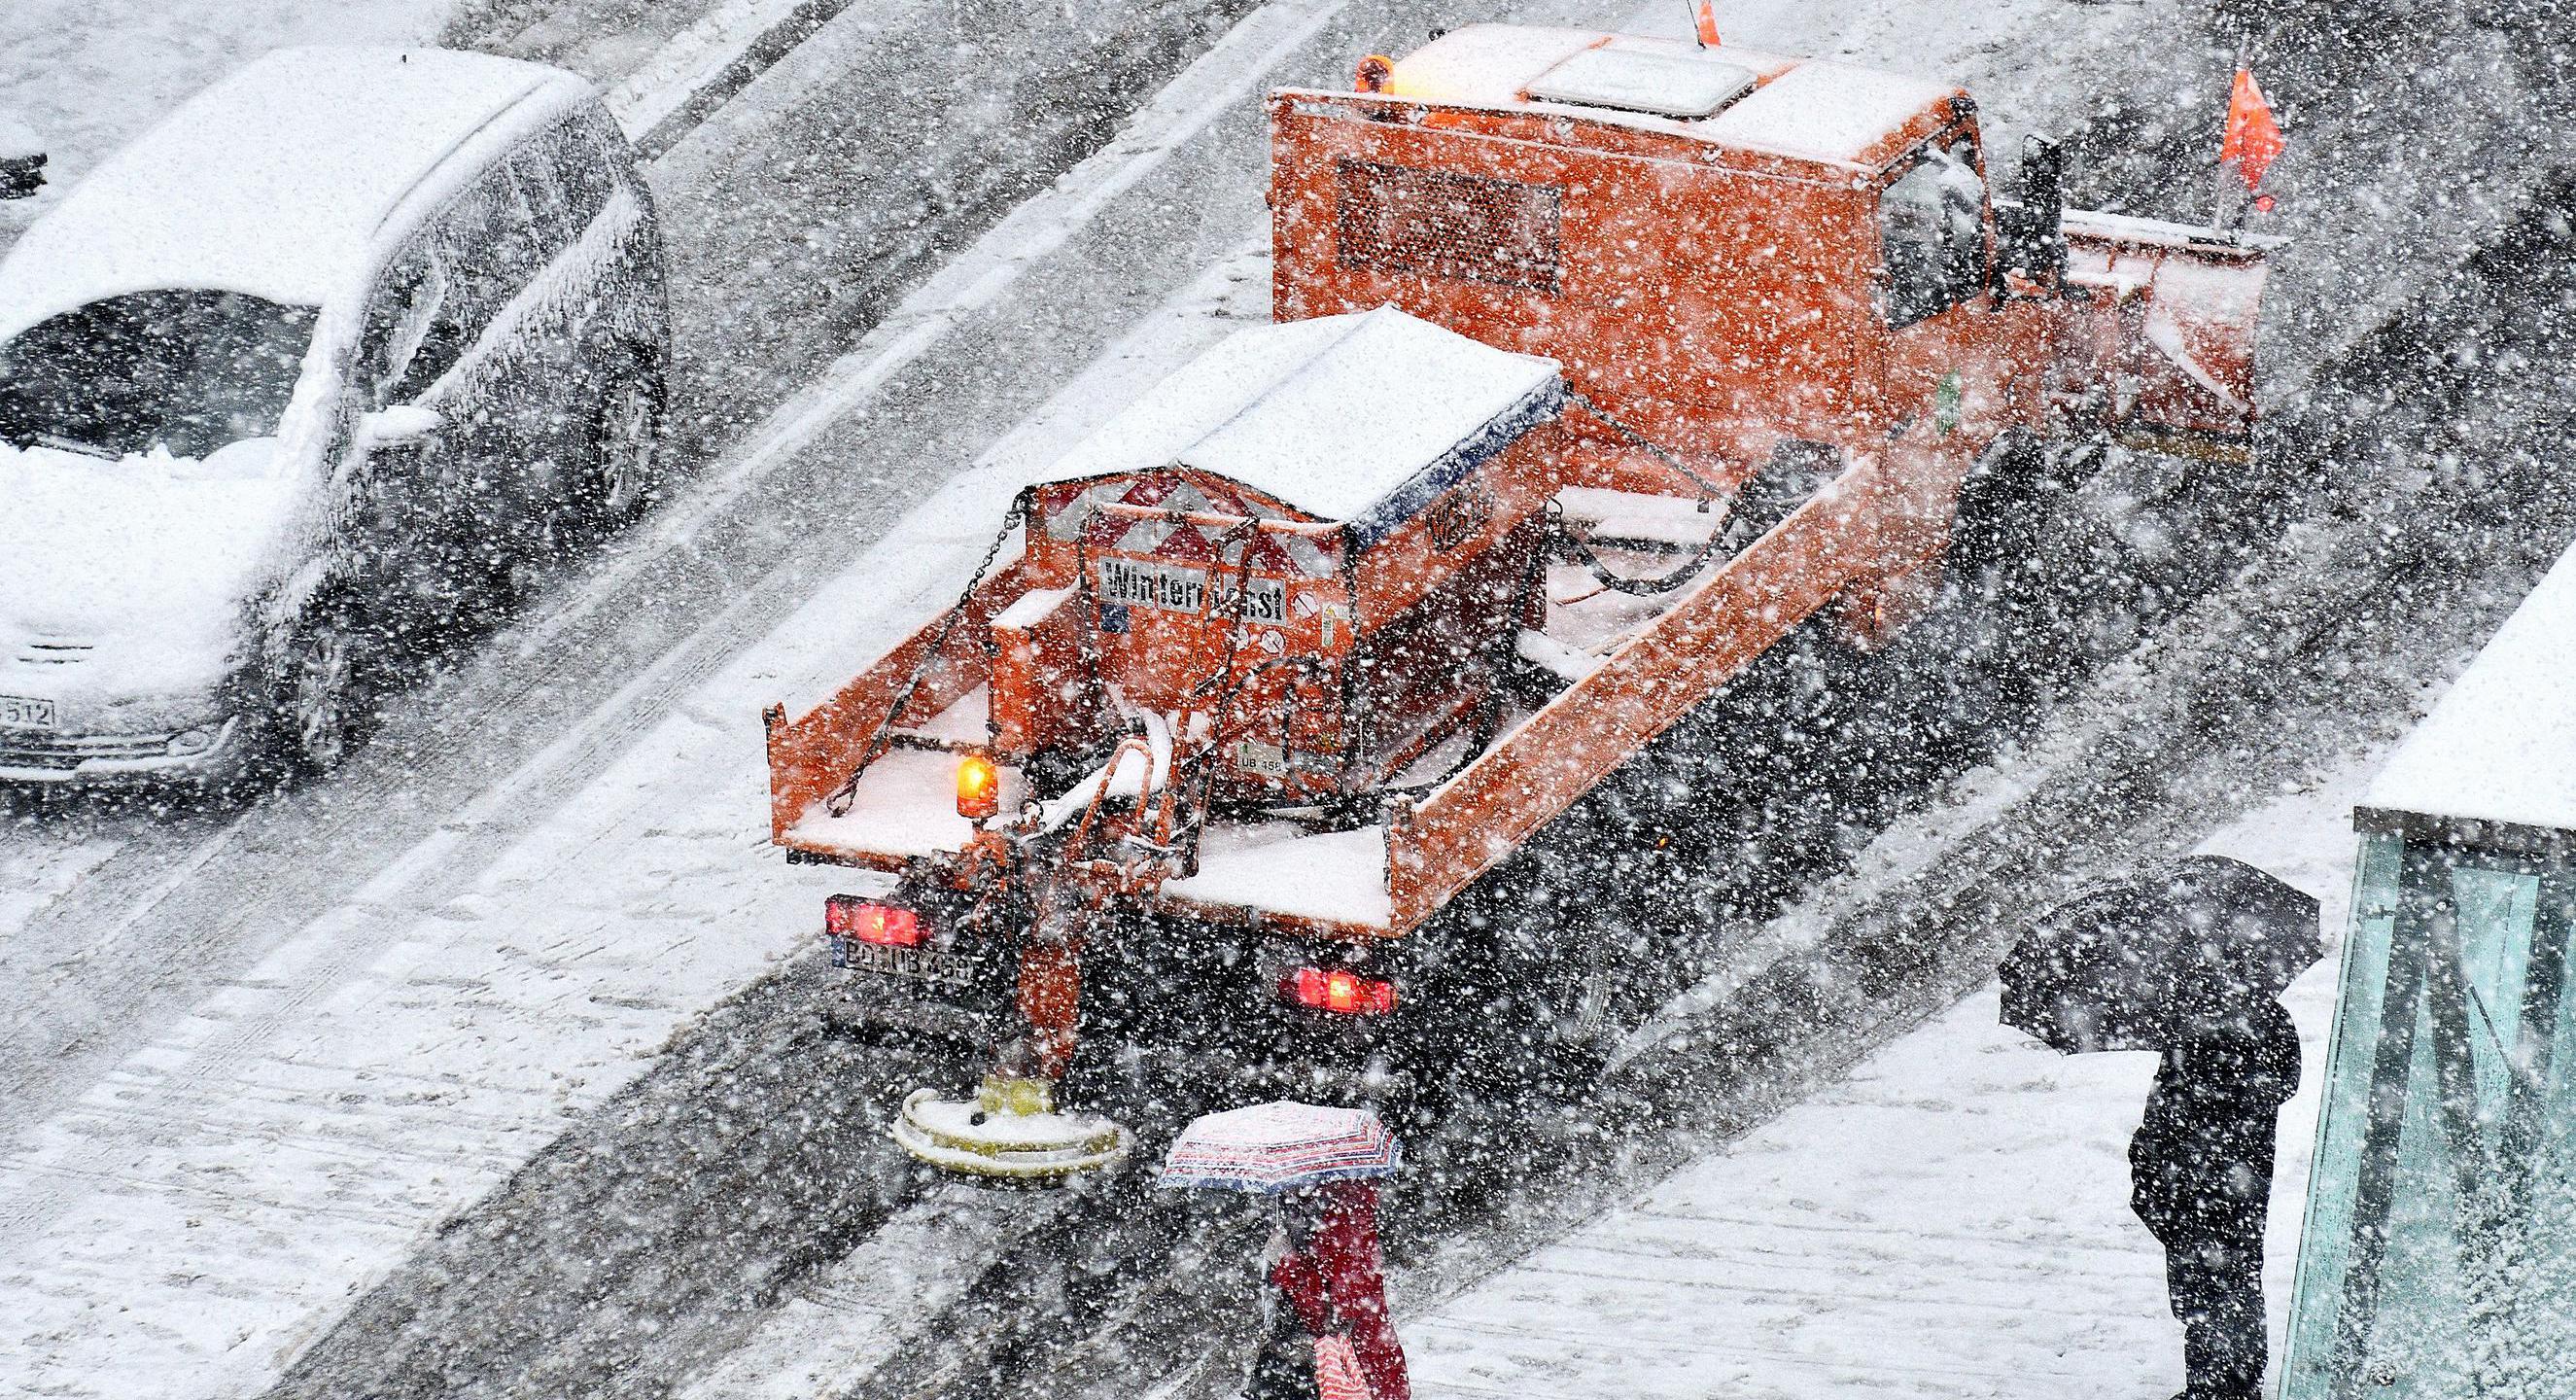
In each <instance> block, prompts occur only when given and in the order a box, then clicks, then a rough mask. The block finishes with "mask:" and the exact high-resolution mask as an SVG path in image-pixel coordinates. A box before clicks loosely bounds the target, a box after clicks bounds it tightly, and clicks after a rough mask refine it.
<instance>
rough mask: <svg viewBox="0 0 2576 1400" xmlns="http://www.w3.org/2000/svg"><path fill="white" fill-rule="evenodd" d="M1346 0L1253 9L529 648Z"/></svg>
mask: <svg viewBox="0 0 2576 1400" xmlns="http://www.w3.org/2000/svg"><path fill="white" fill-rule="evenodd" d="M1347 4H1348V0H1282V2H1281V3H1278V4H1273V5H1268V6H1264V7H1263V8H1262V9H1260V10H1257V11H1255V12H1253V13H1252V14H1250V15H1248V16H1246V17H1245V18H1244V19H1243V20H1242V21H1241V22H1240V23H1238V24H1236V25H1235V27H1234V28H1233V29H1232V30H1229V31H1228V32H1227V34H1226V36H1225V37H1224V38H1223V39H1220V40H1218V41H1217V43H1216V45H1215V46H1214V47H1212V48H1210V49H1209V50H1208V51H1207V52H1206V53H1204V54H1202V55H1200V56H1199V58H1198V60H1197V61H1196V62H1194V63H1192V64H1191V65H1190V66H1189V67H1188V68H1186V69H1184V70H1182V72H1181V75H1180V76H1179V77H1177V78H1175V79H1173V80H1172V82H1171V84H1170V85H1169V86H1167V87H1165V88H1164V89H1163V91H1162V92H1161V93H1160V94H1159V95H1157V96H1156V98H1155V99H1154V101H1153V102H1152V103H1150V104H1148V105H1147V106H1146V107H1145V108H1144V110H1142V111H1141V112H1139V113H1138V114H1137V115H1136V116H1135V117H1134V118H1133V119H1132V120H1130V121H1129V123H1128V125H1127V128H1126V131H1125V132H1124V133H1123V134H1122V135H1121V137H1120V138H1119V139H1118V140H1116V141H1113V142H1111V143H1110V144H1109V146H1107V147H1106V148H1104V149H1103V150H1101V151H1100V152H1098V153H1097V154H1095V155H1093V156H1092V157H1091V158H1090V159H1088V160H1086V161H1084V162H1082V163H1081V164H1080V165H1077V166H1075V167H1074V168H1073V169H1072V170H1071V171H1068V172H1067V173H1066V174H1065V175H1064V176H1063V177H1062V178H1060V179H1058V180H1057V181H1056V182H1055V184H1054V185H1053V186H1051V187H1049V188H1048V189H1047V190H1046V191H1045V192H1044V193H1042V194H1039V195H1037V196H1036V197H1034V198H1032V199H1030V200H1029V201H1028V202H1026V203H1024V204H1022V205H1021V206H1020V207H1019V208H1017V209H1015V210H1013V211H1011V214H1010V216H1009V217H1007V218H1005V219H1003V220H1002V222H1001V223H999V224H997V225H995V226H994V227H993V228H992V229H991V230H990V231H989V232H987V233H986V234H985V235H984V236H983V237H982V238H979V239H977V240H976V241H975V243H974V245H973V246H972V247H970V248H968V249H967V250H966V251H965V252H964V253H962V254H960V255H959V256H958V257H957V258H956V259H955V260H953V261H951V262H950V263H949V264H948V265H947V266H945V267H943V268H942V269H940V271H939V272H938V273H937V274H936V275H935V276H933V277H932V278H931V279H930V281H929V282H927V283H925V284H924V285H923V286H922V287H921V288H920V289H919V290H918V291H916V292H914V293H913V294H912V295H911V296H909V297H907V298H905V299H904V301H903V303H902V304H901V305H900V306H898V307H896V308H895V311H894V314H892V315H891V316H888V317H887V318H886V320H885V322H884V323H883V324H881V325H879V326H878V327H877V328H876V329H875V330H874V331H871V332H870V333H869V334H868V335H867V337H866V338H865V339H863V340H862V341H861V342H860V343H859V347H858V348H857V349H856V350H854V351H852V352H851V353H850V354H848V355H845V356H843V357H842V358H841V359H840V360H839V361H837V362H836V363H834V364H833V366H832V367H831V369H830V370H828V371H826V372H825V374H824V376H823V378H822V379H821V380H820V381H819V382H818V383H816V384H815V385H814V386H813V387H811V388H809V389H807V390H805V391H804V392H802V393H800V394H798V395H797V396H796V397H795V398H794V399H791V400H789V401H788V402H787V403H785V404H783V405H781V406H780V407H779V408H778V410H777V411H776V412H774V413H772V414H771V415H770V417H769V421H768V422H767V423H766V424H764V425H763V426H762V427H761V428H760V429H759V430H758V432H757V433H756V434H755V435H754V436H753V437H752V438H751V440H750V443H749V445H748V446H747V447H746V448H745V449H743V450H742V451H741V452H740V453H739V454H738V455H737V456H736V457H735V458H734V461H733V463H732V465H731V466H729V467H726V468H725V469H724V470H723V471H722V472H720V473H718V474H716V475H714V476H711V477H709V478H706V479H704V480H702V481H701V482H700V483H699V484H698V485H697V486H696V487H694V488H693V489H692V490H691V491H690V493H689V494H688V496H687V497H686V498H685V499H684V500H683V501H681V502H677V503H674V508H673V509H669V510H665V511H664V512H663V513H662V514H661V515H660V516H659V517H657V518H656V520H655V521H654V522H653V526H652V529H651V532H650V538H649V540H648V541H647V542H645V543H644V544H642V545H641V546H639V547H638V548H636V549H634V550H631V551H629V552H627V553H624V554H622V555H620V556H619V557H618V558H617V559H616V560H615V561H614V562H613V563H612V564H610V566H609V567H608V568H606V569H604V570H602V571H601V572H600V573H599V574H598V575H597V576H596V577H595V578H594V580H593V582H592V584H591V586H590V587H588V588H585V589H583V590H582V593H581V595H580V596H579V597H578V598H575V599H572V600H570V601H569V602H567V603H566V604H565V605H564V606H563V607H562V608H559V609H557V610H556V611H555V612H554V613H552V614H551V615H549V616H548V617H546V618H545V619H544V620H543V621H542V622H540V623H538V624H537V625H535V626H533V627H530V628H529V629H528V630H527V631H526V632H525V633H524V634H523V635H522V636H521V637H520V639H519V643H518V649H519V653H520V654H521V655H523V656H528V655H535V654H536V653H538V652H541V651H544V650H547V649H548V648H550V647H551V646H553V644H554V643H555V641H556V639H557V638H559V637H560V636H562V634H563V633H564V632H565V631H567V630H568V629H570V628H572V627H573V626H575V625H577V624H579V623H580V622H581V621H582V620H584V619H586V618H587V617H589V616H590V615H591V614H592V613H594V612H596V611H597V610H598V609H599V608H600V607H602V606H603V605H606V604H608V603H610V602H612V601H616V600H619V599H623V598H626V597H628V596H630V590H631V589H632V587H633V585H634V584H635V582H636V580H637V579H638V578H639V577H640V576H641V575H642V574H643V573H644V571H645V570H646V569H647V568H649V567H650V566H651V565H652V563H653V562H654V561H655V560H657V559H658V558H659V557H660V556H661V555H663V554H664V553H666V552H668V551H670V550H674V549H681V548H686V547H687V545H688V543H689V542H690V540H691V539H692V538H694V536H695V535H696V534H697V532H698V530H699V529H700V528H701V527H703V526H704V525H705V524H707V523H708V522H709V521H711V520H713V519H714V518H715V517H716V516H717V515H718V514H719V513H720V512H721V511H722V510H723V509H724V508H725V507H726V506H728V505H730V504H732V503H733V502H734V501H736V500H738V499H740V498H741V497H742V495H743V494H744V493H746V492H748V491H749V490H751V489H752V488H753V487H754V486H756V485H758V484H759V482H760V481H761V479H762V478H763V477H765V476H767V475H768V474H769V473H770V472H772V471H775V470H777V469H778V468H779V467H780V466H782V465H783V464H785V463H786V462H787V461H788V460H789V459H791V458H792V457H793V456H794V455H795V454H796V453H797V452H798V451H799V450H801V449H802V448H804V447H806V446H808V445H810V444H811V443H812V442H813V441H814V440H815V439H816V438H817V437H819V436H821V434H822V433H823V431H824V430H825V429H826V428H828V427H830V426H831V425H832V424H833V423H834V422H835V421H837V420H838V419H840V418H841V417H842V416H843V415H844V414H847V413H848V412H850V411H851V410H852V409H853V408H855V407H857V406H858V405H859V404H861V403H862V402H864V401H866V400H867V399H868V398H869V397H870V396H872V395H874V394H875V393H876V392H877V391H878V390H880V389H882V388H884V387H885V385H886V383H887V382H888V381H889V380H891V379H892V378H893V377H894V376H895V375H896V374H898V373H900V372H901V371H902V370H903V369H904V368H905V367H906V366H908V365H910V364H911V363H912V362H913V361H915V360H917V359H919V358H921V356H922V355H923V354H924V353H926V352H927V351H929V350H930V348H931V347H932V346H934V345H937V344H938V343H939V342H940V341H941V340H943V339H945V338H946V337H947V335H948V334H949V333H950V332H951V331H953V330H955V329H956V328H957V326H958V324H959V323H960V322H961V321H963V320H964V319H965V318H966V317H967V316H969V315H971V314H973V313H974V312H976V311H980V310H982V309H984V308H985V307H988V306H990V305H992V304H993V303H994V302H995V301H996V300H997V299H999V298H1000V297H1001V295H1002V294H1003V293H1004V292H1006V291H1008V290H1009V289H1010V288H1011V287H1012V286H1013V285H1014V284H1016V283H1017V282H1018V281H1019V279H1020V278H1021V277H1022V276H1023V275H1024V274H1026V273H1027V271H1028V270H1029V268H1030V267H1031V266H1033V265H1034V264H1036V263H1037V262H1038V261H1039V260H1040V259H1042V258H1044V257H1045V256H1046V255H1047V254H1049V253H1052V252H1054V251H1055V250H1057V249H1058V248H1061V247H1063V246H1064V245H1065V244H1066V243H1067V242H1068V241H1070V240H1071V239H1072V238H1073V236H1074V235H1075V234H1077V233H1079V232H1081V231H1082V230H1083V229H1084V228H1085V227H1086V226H1088V225H1089V224H1090V223H1091V221H1092V220H1093V219H1095V218H1097V217H1099V215H1100V212H1101V211H1102V210H1104V209H1106V208H1108V207H1109V205H1110V203H1111V202H1112V201H1113V200H1115V199H1117V198H1118V196H1120V195H1122V194H1125V193H1126V192H1127V191H1129V190H1131V189H1133V188H1135V187H1136V185H1137V184H1138V183H1139V182H1141V181H1142V180H1144V178H1145V177H1146V176H1148V175H1150V174H1152V173H1153V172H1154V171H1155V169H1156V168H1158V167H1160V166H1161V165H1162V164H1163V162H1164V161H1166V160H1168V159H1170V158H1171V156H1172V153H1173V152H1175V151H1177V150H1179V149H1180V148H1181V147H1183V146H1185V145H1187V144H1188V143H1189V142H1190V141H1191V140H1193V139H1195V138H1196V137H1197V136H1198V135H1199V134H1200V133H1201V132H1204V131H1205V130H1207V128H1208V127H1210V126H1212V125H1214V124H1215V122H1216V120H1217V118H1219V117H1221V116H1223V115H1225V113H1226V112H1227V111H1228V110H1229V109H1231V108H1232V107H1233V106H1234V105H1235V104H1236V103H1237V102H1240V101H1242V100H1243V99H1244V97H1245V96H1247V95H1248V94H1249V93H1251V92H1252V91H1253V90H1254V89H1256V88H1258V87H1259V86H1260V85H1261V84H1262V82H1263V81H1264V80H1265V79H1266V78H1267V77H1268V76H1269V74H1270V72H1271V70H1273V69H1275V68H1276V67H1278V66H1279V65H1280V64H1281V63H1283V62H1285V61H1287V59H1288V58H1289V57H1290V56H1291V55H1292V54H1294V53H1295V52H1296V51H1297V50H1298V49H1299V48H1300V47H1301V46H1303V45H1304V44H1305V43H1306V42H1307V41H1308V40H1310V39H1312V38H1313V37H1314V36H1315V35H1316V34H1317V33H1319V32H1321V31H1322V29H1323V28H1324V26H1325V25H1327V24H1330V23H1331V22H1332V21H1333V19H1334V18H1335V17H1336V16H1338V15H1339V14H1340V13H1341V12H1342V10H1343V9H1344V8H1345V7H1346V6H1347Z"/></svg>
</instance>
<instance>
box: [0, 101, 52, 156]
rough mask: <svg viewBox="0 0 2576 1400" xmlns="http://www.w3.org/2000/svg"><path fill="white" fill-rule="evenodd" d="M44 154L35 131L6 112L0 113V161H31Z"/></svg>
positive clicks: (42, 143) (41, 142)
mask: <svg viewBox="0 0 2576 1400" xmlns="http://www.w3.org/2000/svg"><path fill="white" fill-rule="evenodd" d="M44 153H45V143H44V142H43V141H41V140H38V139H37V137H36V129H35V128H34V127H32V126H29V125H27V124H26V123H25V122H23V121H20V120H18V119H17V118H16V117H13V116H11V115H9V114H8V113H6V112H0V161H11V160H33V159H34V158H36V157H37V156H40V155H43V154H44Z"/></svg>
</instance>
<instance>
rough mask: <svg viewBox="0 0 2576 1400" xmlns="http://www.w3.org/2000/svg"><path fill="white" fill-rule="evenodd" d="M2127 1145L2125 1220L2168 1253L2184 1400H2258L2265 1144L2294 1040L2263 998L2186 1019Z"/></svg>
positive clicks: (2290, 1083)
mask: <svg viewBox="0 0 2576 1400" xmlns="http://www.w3.org/2000/svg"><path fill="white" fill-rule="evenodd" d="M2189 1026H2190V1029H2189V1030H2187V1031H2186V1032H2185V1033H2184V1034H2183V1035H2182V1036H2181V1037H2180V1038H2179V1039H2178V1040H2177V1041H2176V1043H2175V1044H2174V1046H2173V1048H2171V1049H2169V1050H2167V1051H2166V1052H2165V1056H2164V1062H2163V1063H2162V1064H2161V1065H2159V1066H2158V1067H2157V1069H2156V1087H2155V1090H2154V1092H2152V1093H2150V1094H2149V1095H2148V1096H2147V1112H2146V1116H2145V1118H2144V1119H2142V1120H2141V1121H2140V1122H2139V1124H2138V1133H2137V1136H2136V1137H2133V1138H2131V1139H2130V1140H2129V1173H2130V1182H2131V1185H2132V1189H2131V1191H2130V1193H2129V1208H2130V1209H2131V1210H2134V1211H2136V1212H2137V1215H2138V1219H2139V1220H2141V1221H2143V1222H2145V1224H2146V1227H2147V1230H2148V1232H2149V1233H2150V1234H2153V1235H2154V1236H2155V1237H2156V1241H2157V1242H2158V1243H2159V1244H2162V1245H2163V1246H2164V1247H2165V1286H2166V1288H2167V1290H2168V1291H2169V1292H2170V1293H2171V1295H2172V1299H2173V1311H2174V1316H2175V1317H2177V1318H2179V1319H2181V1321H2182V1326H2183V1366H2184V1369H2185V1372H2186V1374H2187V1375H2188V1377H2189V1382H2188V1385H2187V1386H2186V1388H2185V1389H2184V1391H2183V1398H2184V1400H2259V1397H2260V1395H2261V1392H2262V1384H2263V1361H2264V1355H2265V1349H2264V1341H2263V1223H2264V1218H2265V1216H2266V1215H2267V1214H2268V1213H2269V1206H2270V1204H2271V1193H2272V1140H2273V1134H2274V1132H2275V1130H2276V1129H2277V1128H2278V1126H2279V1123H2280V1115H2281V1105H2282V1104H2284V1103H2287V1102H2288V1101H2289V1099H2290V1096H2291V1094H2293V1093H2295V1092H2297V1090H2298V1087H2299V1032H2298V1027H2297V1026H2295V1025H2294V1024H2292V1023H2291V1020H2290V1013H2289V1012H2287V1011H2284V1010H2283V1009H2281V1005H2280V1003H2278V1002H2276V1001H2273V1000H2272V999H2271V998H2269V997H2253V998H2248V999H2243V1000H2241V1001H2240V1002H2239V1003H2238V1004H2236V1005H2232V1006H2228V1007H2226V1008H2224V1009H2223V1010H2213V1011H2208V1012H2204V1013H2202V1014H2200V1015H2197V1016H2195V1017H2193V1018H2192V1019H2191V1020H2190V1022H2189Z"/></svg>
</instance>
